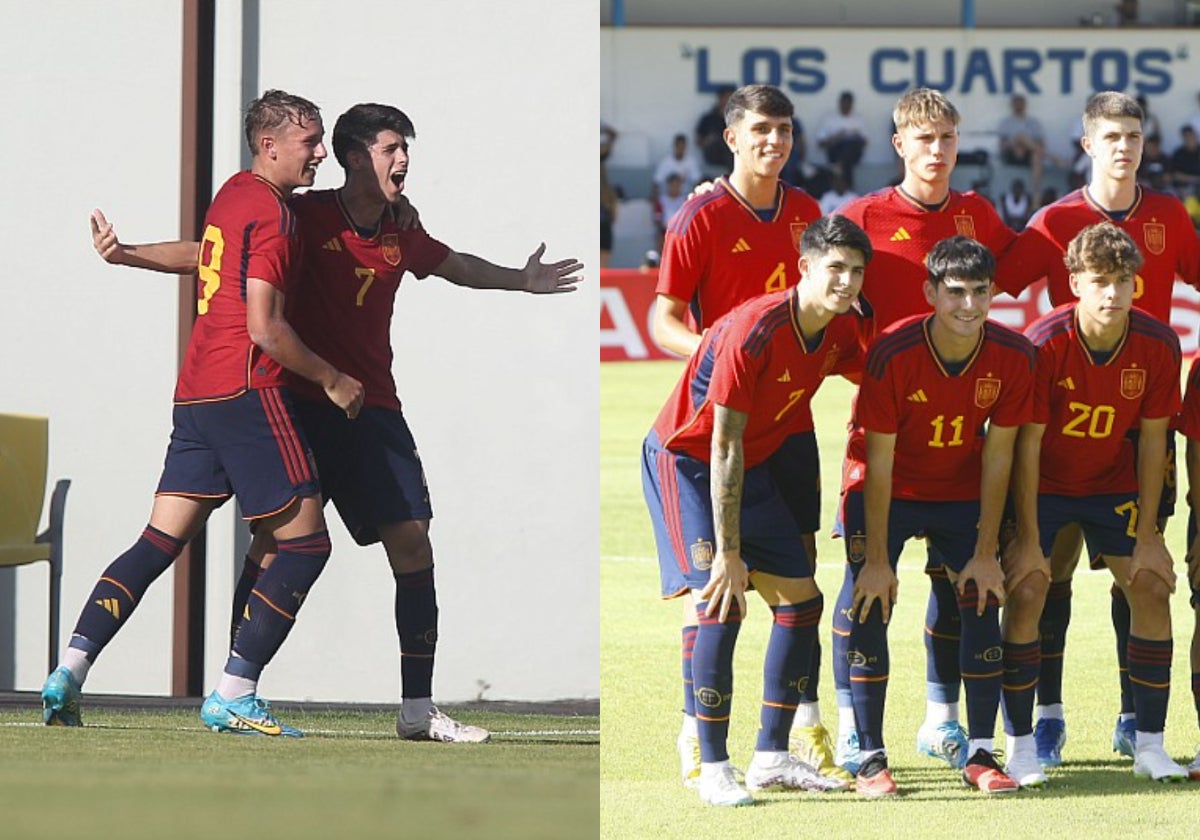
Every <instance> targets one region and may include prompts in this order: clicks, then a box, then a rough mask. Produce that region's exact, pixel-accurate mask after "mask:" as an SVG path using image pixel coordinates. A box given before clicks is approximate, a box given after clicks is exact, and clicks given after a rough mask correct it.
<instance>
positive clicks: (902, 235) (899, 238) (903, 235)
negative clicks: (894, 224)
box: [892, 228, 912, 242]
mask: <svg viewBox="0 0 1200 840" xmlns="http://www.w3.org/2000/svg"><path fill="white" fill-rule="evenodd" d="M910 239H912V234H911V233H909V232H908V231H906V230H905V229H904V228H896V232H895V233H893V234H892V241H893V242H907V241H908V240H910Z"/></svg>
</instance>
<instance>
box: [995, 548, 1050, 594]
mask: <svg viewBox="0 0 1200 840" xmlns="http://www.w3.org/2000/svg"><path fill="white" fill-rule="evenodd" d="M1000 567H1001V569H1002V570H1003V572H1004V588H1005V589H1006V590H1007V591H1008V592H1012V591H1014V590H1015V589H1016V588H1017V586H1018V585H1020V583H1021V581H1023V580H1025V578H1027V577H1029V576H1030V575H1042V576H1043V577H1045V579H1046V583H1047V584H1049V582H1050V560H1049V559H1048V558H1047V557H1046V555H1045V554H1042V548H1041V546H1040V545H1039V544H1038V543H1037V540H1033V539H1029V538H1024V537H1022V536H1021V535H1020V534H1018V535H1017V537H1016V539H1014V540H1013V541H1012V542H1011V543H1009V544H1008V545H1007V546H1006V547H1005V548H1004V550H1003V551H1002V552H1001V554H1000Z"/></svg>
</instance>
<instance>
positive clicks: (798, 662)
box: [756, 595, 825, 751]
mask: <svg viewBox="0 0 1200 840" xmlns="http://www.w3.org/2000/svg"><path fill="white" fill-rule="evenodd" d="M824 604H825V599H824V598H823V597H822V596H820V595H818V596H817V597H816V598H813V599H811V600H808V601H805V602H803V603H800V604H780V605H778V606H773V607H771V612H772V613H773V615H774V621H773V622H772V624H771V635H770V638H769V639H768V641H767V651H766V656H765V657H764V660H763V700H762V710H761V712H760V716H759V730H758V745H757V747H756V749H758V750H761V751H778V750H784V751H786V750H787V747H788V731H789V730H790V729H791V728H792V719H793V717H794V715H795V712H796V706H798V705H799V703H800V695H801V691H802V681H803V679H804V677H805V673H806V669H807V667H808V665H809V663H810V662H811V661H812V643H813V639H815V638H816V635H817V624H818V623H819V622H820V620H821V612H822V610H823V609H824Z"/></svg>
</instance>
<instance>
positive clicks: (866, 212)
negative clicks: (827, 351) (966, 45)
mask: <svg viewBox="0 0 1200 840" xmlns="http://www.w3.org/2000/svg"><path fill="white" fill-rule="evenodd" d="M893 120H894V121H895V124H896V133H895V135H894V136H893V138H892V145H893V147H894V148H895V150H896V154H897V155H899V157H900V159H901V160H902V161H903V162H904V179H903V180H902V181H901V183H900V184H899V186H896V187H888V188H886V189H882V190H879V191H877V192H874V193H871V194H869V195H866V196H863V197H862V198H860V199H857V200H855V201H852V202H850V203H849V204H848V205H846V207H844V208H843V210H842V212H844V213H845V214H846V215H847V217H849V218H850V219H852V220H854V221H856V222H858V224H859V225H860V226H861V227H862V229H863V230H865V231H866V232H867V236H869V237H870V238H871V244H872V245H873V246H874V248H875V253H876V255H877V256H876V258H875V259H874V260H873V261H872V262H871V265H870V266H869V267H868V269H867V273H866V277H865V279H864V280H863V291H862V301H863V309H864V311H865V312H866V313H868V315H869V316H870V321H871V324H872V327H873V329H872V332H879V331H882V330H883V329H885V328H887V327H889V326H891V325H892V324H894V323H896V322H897V321H899V320H901V319H903V318H906V317H908V316H910V315H917V314H923V313H928V311H929V303H928V302H927V301H926V299H925V294H924V292H923V288H924V284H925V279H926V276H927V271H926V267H925V257H926V255H927V254H928V253H929V252H930V251H931V250H932V249H933V247H934V245H936V244H937V243H938V242H940V241H941V240H943V239H946V238H948V237H951V236H954V235H956V234H961V235H964V236H970V237H972V238H973V239H976V240H978V241H979V242H981V243H983V244H984V245H986V246H987V247H988V248H989V249H991V251H992V253H993V254H994V255H995V254H999V253H1000V252H1001V251H1003V250H1004V249H1005V248H1006V247H1008V245H1009V243H1011V242H1012V240H1013V237H1014V236H1015V234H1014V233H1013V232H1012V231H1011V230H1009V228H1008V227H1006V226H1005V224H1004V222H1003V221H1002V220H1001V218H1000V216H999V215H998V214H997V212H996V210H995V208H994V207H993V206H992V203H991V202H990V201H988V200H987V199H986V198H984V197H983V196H981V195H978V194H977V193H974V192H966V193H960V192H957V191H955V190H952V189H951V188H950V176H951V175H952V173H953V172H954V166H955V163H956V161H957V159H958V126H959V114H958V110H957V109H956V108H955V107H954V104H953V103H952V102H950V100H948V99H947V98H946V97H945V95H943V94H942V93H940V92H939V91H936V90H932V89H930V88H916V89H914V90H911V91H908V92H907V93H905V94H904V95H903V96H901V97H900V99H899V100H898V101H897V102H896V107H895V109H894V111H893ZM863 442H864V435H863V431H862V429H859V428H855V427H852V428H851V432H850V441H849V444H848V446H847V453H846V467H845V469H844V471H843V483H842V492H843V494H845V493H849V492H855V491H858V490H861V489H862V482H863V462H864V460H865V457H866V452H865V449H864V445H863ZM928 552H929V562H928V564H927V566H926V574H928V575H929V581H930V592H929V603H928V606H927V608H926V617H925V629H924V642H925V651H926V702H925V720H924V723H923V724H922V725H921V727H920V729H919V731H918V733H917V750H918V751H919V752H920V753H922V754H925V755H929V756H932V757H934V758H939V759H942V760H944V761H946V762H948V763H949V764H950V765H951V766H954V767H959V768H961V767H962V765H963V763H964V762H965V761H966V760H967V754H966V752H967V736H966V731H965V730H964V729H963V727H962V724H961V723H959V712H958V700H959V684H960V682H961V679H960V675H959V671H958V641H959V635H960V630H959V624H958V599H957V596H956V594H955V591H954V586H953V585H952V584H951V583H950V581H949V579H948V578H947V577H946V573H945V564H944V558H942V557H940V556H939V555H938V554H937V549H936V546H935V545H934V544H933V543H929V544H928ZM847 574H849V570H847ZM847 591H848V590H845V589H843V592H847ZM848 608H849V604H848V603H841V602H839V603H838V605H837V608H836V609H835V611H834V614H833V651H834V659H833V661H834V682H835V684H836V686H837V698H838V740H837V745H838V750H837V761H838V763H839V764H841V765H842V766H843V767H846V768H847V769H848V770H850V771H852V772H853V771H856V770H857V768H858V763H857V759H856V758H855V756H856V754H857V751H858V736H857V734H856V732H855V730H854V710H853V706H852V704H851V701H850V681H849V680H850V676H849V673H850V672H849V667H850V666H849V663H848V661H847V659H846V654H847V652H848V651H847V648H846V640H847V639H848V637H849V632H850V620H849V618H848V616H847V614H846V612H847V610H848Z"/></svg>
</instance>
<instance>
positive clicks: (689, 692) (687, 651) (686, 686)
mask: <svg viewBox="0 0 1200 840" xmlns="http://www.w3.org/2000/svg"><path fill="white" fill-rule="evenodd" d="M697 629H698V628H697V627H696V626H695V625H691V626H689V627H684V628H683V645H682V648H681V650H682V653H683V713H684V714H685V715H688V716H689V717H695V716H696V692H695V684H694V683H693V682H692V652H693V651H694V650H695V648H696V631H697Z"/></svg>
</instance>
